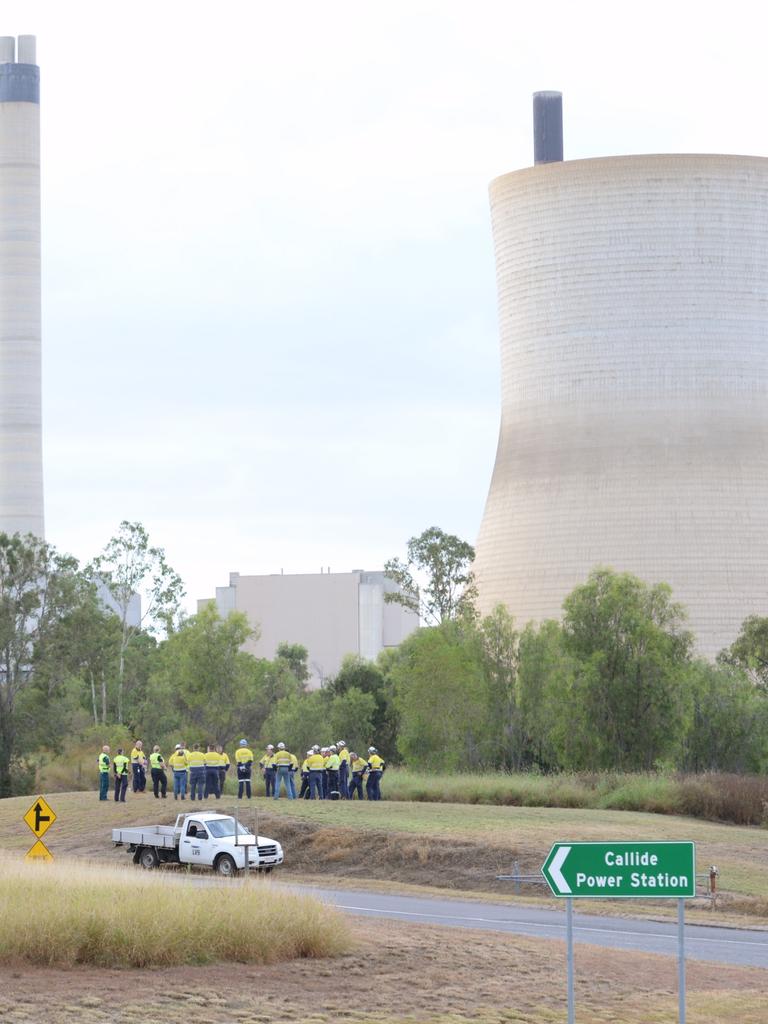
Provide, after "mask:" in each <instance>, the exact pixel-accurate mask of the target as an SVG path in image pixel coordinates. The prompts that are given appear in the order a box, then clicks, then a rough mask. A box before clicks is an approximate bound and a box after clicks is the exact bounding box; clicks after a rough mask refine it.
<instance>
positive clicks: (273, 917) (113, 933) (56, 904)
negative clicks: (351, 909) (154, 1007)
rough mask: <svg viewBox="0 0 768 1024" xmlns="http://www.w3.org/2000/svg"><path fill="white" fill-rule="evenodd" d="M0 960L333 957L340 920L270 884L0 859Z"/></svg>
mask: <svg viewBox="0 0 768 1024" xmlns="http://www.w3.org/2000/svg"><path fill="white" fill-rule="evenodd" d="M0 867H1V868H2V873H1V874H0V921H1V922H2V927H0V963H3V964H18V963H31V964H38V965H44V966H52V965H57V966H71V965H74V964H92V965H94V966H98V967H146V966H149V965H152V966H170V965H177V964H205V963H216V962H219V961H234V962H236V963H243V964H246V963H274V962H276V961H280V960H290V959H296V958H299V957H327V956H336V955H338V954H339V953H341V952H343V951H344V950H346V949H347V948H348V936H347V922H346V920H344V919H342V917H341V916H340V915H339V914H338V913H336V912H335V911H333V910H329V908H327V907H324V906H323V905H322V904H320V903H319V902H318V901H317V900H314V899H312V898H310V897H306V896H300V895H296V894H292V893H286V892H284V891H277V890H273V889H272V887H271V886H270V885H269V884H265V885H260V886H258V887H255V886H252V885H247V884H237V883H236V882H235V883H234V884H233V882H232V881H229V880H228V881H227V882H226V883H224V884H219V885H215V886H205V887H202V888H201V887H199V886H193V885H192V884H191V881H192V880H191V879H190V878H188V877H186V876H185V875H175V876H169V875H167V874H165V873H163V874H160V873H159V872H157V873H154V872H153V873H151V874H148V873H146V872H137V871H135V870H133V869H127V868H126V869H120V868H110V867H105V866H102V865H100V866H98V867H95V866H90V867H89V866H84V865H82V864H77V863H73V862H67V861H66V860H62V861H59V862H58V863H55V864H39V863H33V864H30V863H24V862H18V861H11V860H10V859H9V858H8V857H3V858H2V861H0Z"/></svg>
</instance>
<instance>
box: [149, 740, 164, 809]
mask: <svg viewBox="0 0 768 1024" xmlns="http://www.w3.org/2000/svg"><path fill="white" fill-rule="evenodd" d="M149 769H150V771H151V773H152V792H153V793H154V794H155V800H159V799H160V795H159V793H158V789H160V790H161V791H162V794H163V800H165V795H166V792H167V790H168V777H167V776H166V774H165V758H164V757H163V755H162V754H161V753H160V747H157V746H156V747H153V748H152V753H151V754H150V755H149Z"/></svg>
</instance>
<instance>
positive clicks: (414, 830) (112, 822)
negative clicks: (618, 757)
mask: <svg viewBox="0 0 768 1024" xmlns="http://www.w3.org/2000/svg"><path fill="white" fill-rule="evenodd" d="M50 802H51V804H52V805H53V807H54V810H55V811H56V813H57V814H58V815H59V820H58V821H57V822H56V823H55V824H54V826H53V828H52V829H51V830H50V831H49V832H48V834H47V835H46V837H45V841H46V843H47V844H48V845H49V846H50V848H51V850H52V851H53V853H54V854H55V855H57V856H58V855H64V856H80V857H87V858H94V859H98V860H100V861H103V862H105V863H114V864H119V865H125V864H129V863H130V860H129V857H128V855H127V854H126V852H125V849H115V848H114V847H113V846H112V843H111V841H110V830H111V829H112V828H113V827H116V826H117V825H119V824H126V825H128V824H137V823H140V822H147V823H152V822H168V821H172V820H173V817H174V815H175V814H176V813H177V812H178V811H187V810H189V811H192V810H194V808H195V807H196V806H200V805H195V804H191V803H190V802H189V801H186V802H185V803H183V804H182V803H177V802H175V801H169V800H165V801H159V800H155V799H154V798H153V797H152V796H151V795H143V796H133V795H132V794H129V796H128V802H127V803H126V804H115V803H114V802H113V801H109V802H107V803H103V804H100V803H99V801H98V799H97V796H96V794H95V793H66V794H57V795H51V797H50ZM234 803H235V802H234V801H232V800H229V799H227V800H224V801H222V802H221V803H220V804H217V803H216V802H215V801H209V803H208V805H205V804H204V805H202V806H203V807H206V806H209V807H210V809H216V810H225V811H227V812H231V811H232V809H233V806H234ZM29 804H30V800H29V798H28V797H18V798H14V799H12V800H2V801H0V834H2V835H3V836H4V848H5V849H8V850H14V851H19V852H23V851H24V850H26V849H27V848H28V847H29V846H30V845H31V838H32V837H31V833H30V832H29V830H28V829H27V827H26V825H24V824H23V822H22V817H23V814H24V812H25V811H26V810H27V808H28V807H29ZM238 813H241V814H242V818H243V820H244V821H246V823H247V824H249V825H251V826H253V824H254V822H253V815H254V814H257V815H258V820H257V824H258V829H259V831H260V832H261V833H262V834H264V835H271V836H274V837H275V838H277V839H279V840H280V841H281V842H282V843H283V845H284V847H285V850H286V863H285V866H284V868H281V869H280V870H279V872H278V876H279V877H280V878H285V879H286V880H288V879H290V878H291V877H292V876H294V877H295V876H296V875H301V876H303V877H305V878H311V877H316V878H318V880H319V879H322V881H324V882H326V883H331V882H332V881H334V880H338V881H340V882H342V883H344V884H346V885H358V886H360V887H364V886H365V885H367V884H370V883H371V882H372V881H374V882H376V881H379V882H381V883H382V884H384V883H395V884H397V885H401V886H408V885H413V886H422V887H424V886H428V887H432V888H440V889H443V890H445V889H448V890H453V891H458V892H483V893H488V894H493V895H494V896H495V897H498V898H505V897H509V896H511V895H512V894H513V893H512V887H511V886H510V885H509V884H508V883H504V882H497V881H496V880H495V875H497V874H502V873H508V872H510V871H511V869H512V867H513V864H514V863H515V862H517V865H518V869H519V870H520V871H521V872H523V873H531V874H532V873H535V872H538V870H539V868H540V867H541V864H542V863H543V862H544V858H545V856H546V854H547V852H548V850H549V848H550V847H551V845H552V843H554V842H558V841H579V840H582V841H583V840H593V841H598V840H606V839H614V840H617V841H619V840H626V841H632V840H635V841H649V840H688V841H693V842H695V843H696V847H697V865H698V870H699V871H706V870H707V869H708V867H709V865H710V864H716V865H717V866H718V868H719V870H720V884H721V887H722V889H723V890H724V891H725V895H724V897H723V900H722V908H721V909H726V908H727V909H728V910H730V911H733V912H734V913H744V914H749V915H751V916H752V917H753V919H756V918H761V919H762V920H763V921H768V871H766V870H765V865H766V863H768V830H766V829H760V828H755V827H746V826H736V825H725V824H715V823H712V822H706V821H699V820H695V819H692V818H685V817H680V816H674V815H657V814H647V813H638V812H631V811H606V810H584V809H581V808H550V807H509V806H505V807H498V806H492V805H484V804H482V805H462V804H443V803H407V802H400V801H391V802H390V801H386V800H384V801H381V802H380V803H368V802H362V803H358V802H357V801H354V802H349V803H347V802H335V803H331V802H317V801H288V800H285V799H281V800H279V801H272V800H265V799H263V798H261V799H257V800H254V801H252V803H251V804H248V802H247V801H246V802H245V804H244V806H243V807H242V808H238ZM273 877H274V876H273ZM523 894H524V895H530V896H532V897H535V896H541V897H543V896H544V895H545V891H544V890H542V889H538V888H537V889H526V890H524V892H523ZM697 902H698V901H697ZM643 903H644V906H645V902H644V901H643ZM599 906H600V907H602V908H604V909H607V907H606V904H605V903H601V904H599ZM654 906H655V904H654ZM665 906H666V905H665ZM622 907H623V911H624V912H626V909H627V908H626V906H624V905H622ZM593 909H594V908H593ZM692 909H693V908H692ZM701 913H702V914H704V913H709V911H708V910H702V911H701Z"/></svg>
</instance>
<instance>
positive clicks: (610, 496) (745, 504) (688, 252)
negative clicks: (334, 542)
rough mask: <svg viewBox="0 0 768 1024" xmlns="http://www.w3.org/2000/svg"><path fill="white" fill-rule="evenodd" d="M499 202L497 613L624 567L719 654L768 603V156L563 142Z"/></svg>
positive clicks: (544, 601)
mask: <svg viewBox="0 0 768 1024" xmlns="http://www.w3.org/2000/svg"><path fill="white" fill-rule="evenodd" d="M548 95H549V94H548ZM490 198H491V212H492V223H493V237H494V246H495V255H496V272H497V282H498V297H499V324H500V335H501V376H502V382H501V384H502V386H501V390H502V409H501V429H500V433H499V442H498V450H497V455H496V464H495V467H494V471H493V477H492V481H491V486H490V491H489V494H488V499H487V503H486V508H485V514H484V517H483V522H482V526H481V529H480V535H479V539H478V542H477V558H476V562H475V570H476V577H477V583H478V591H479V598H480V607H481V610H482V611H483V612H487V611H489V610H490V609H491V608H492V607H493V606H494V605H495V604H497V603H499V602H503V603H504V604H506V605H507V606H508V608H509V610H510V611H511V612H512V614H513V615H514V616H515V618H516V620H517V622H518V624H520V625H523V624H525V623H526V622H528V621H529V620H534V621H541V620H542V619H545V618H559V617H560V615H561V606H562V601H563V598H564V597H565V596H566V595H567V594H568V593H569V592H570V591H571V590H572V589H573V588H574V587H575V586H577V585H578V584H579V583H582V582H583V581H584V580H585V579H586V577H587V575H588V574H589V572H590V570H591V569H593V568H594V567H595V566H597V565H603V566H611V567H613V568H614V569H616V570H620V571H628V572H632V573H635V574H637V575H638V576H640V577H641V578H642V579H644V580H646V581H647V582H649V583H655V582H659V581H665V582H668V583H669V584H670V585H671V586H672V588H673V592H674V596H675V598H676V599H677V600H679V601H681V602H683V603H684V604H685V605H686V606H687V608H688V611H689V624H690V627H691V628H692V629H693V631H694V632H695V633H696V635H697V639H698V649H699V650H700V652H701V653H703V654H707V655H713V654H715V653H716V652H717V651H719V650H720V649H721V648H722V647H724V646H726V645H727V644H729V643H731V642H732V641H733V639H734V638H735V636H736V635H737V633H738V631H739V628H740V625H741V623H742V621H743V619H744V618H745V617H746V616H747V615H750V614H766V613H768V160H765V159H762V158H757V157H739V156H698V155H666V156H629V157H608V158H604V159H594V160H573V161H566V162H562V160H559V159H557V158H555V159H554V160H553V161H549V160H547V159H546V158H545V159H544V161H543V162H540V163H537V165H536V166H534V167H530V168H527V169H525V170H520V171H516V172H513V173H511V174H506V175H504V176H502V177H500V178H497V179H496V180H495V181H493V182H492V183H491V186H490Z"/></svg>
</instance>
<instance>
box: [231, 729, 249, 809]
mask: <svg viewBox="0 0 768 1024" xmlns="http://www.w3.org/2000/svg"><path fill="white" fill-rule="evenodd" d="M235 761H236V763H237V799H238V800H242V799H243V791H245V795H246V797H247V798H248V799H249V800H250V799H251V771H252V769H253V751H252V750H251V749H250V747H249V746H248V742H247V740H240V744H239V746H238V748H237V750H236V751H235Z"/></svg>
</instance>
